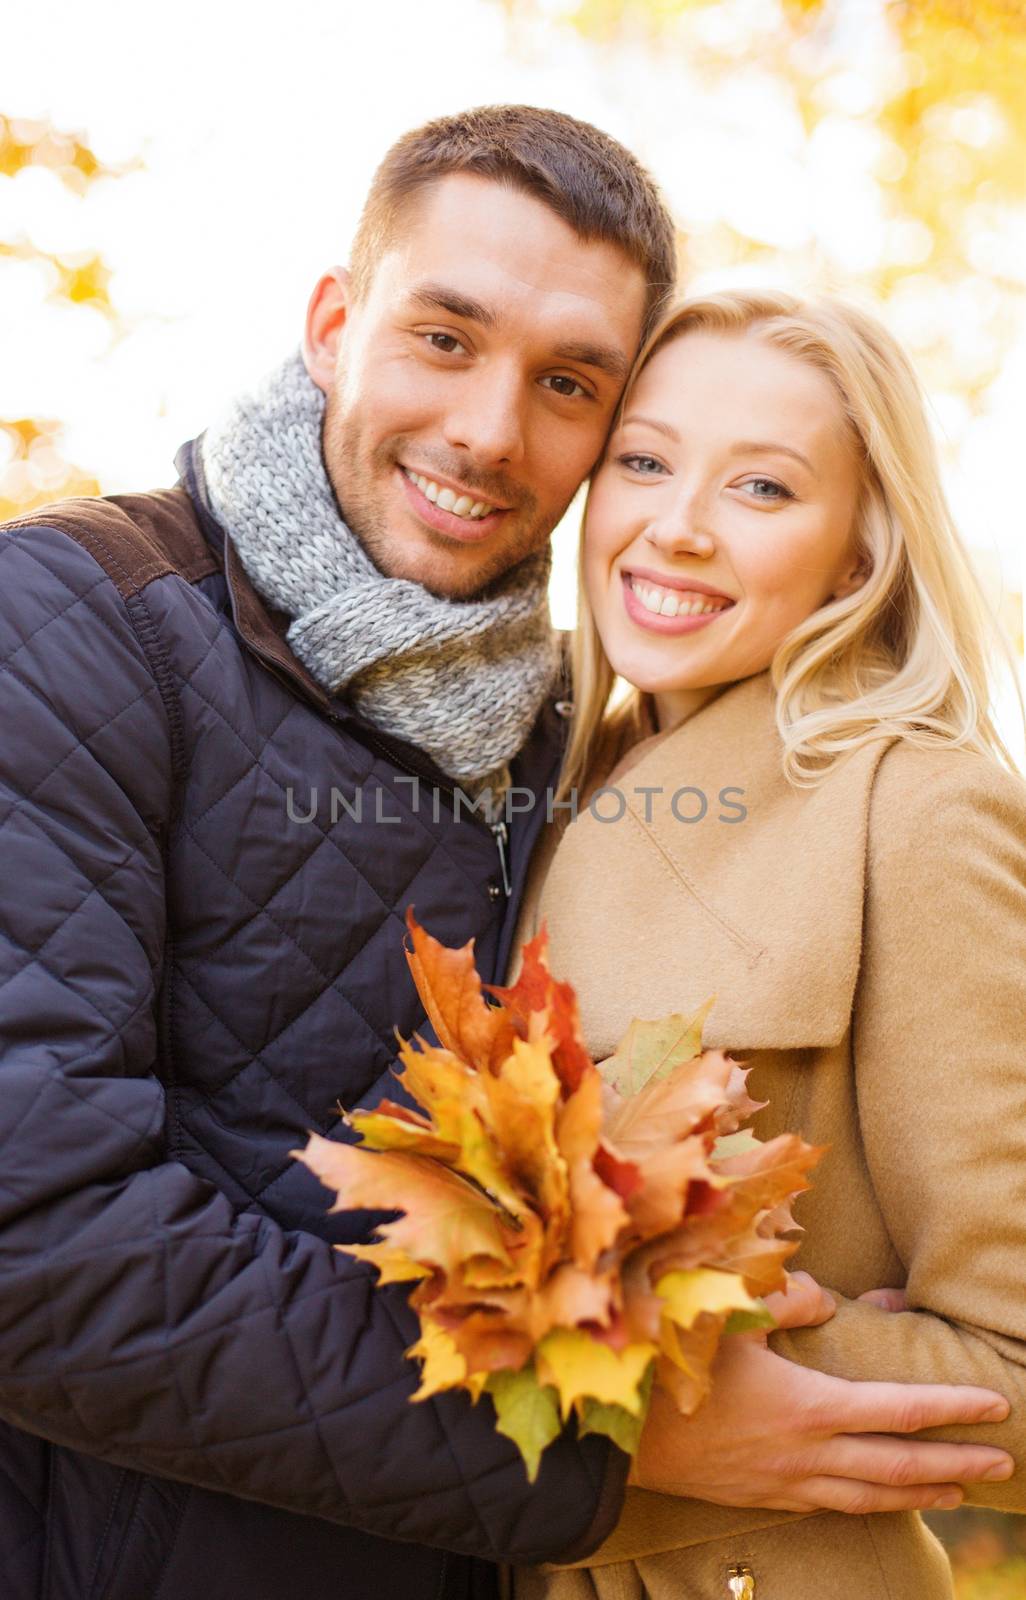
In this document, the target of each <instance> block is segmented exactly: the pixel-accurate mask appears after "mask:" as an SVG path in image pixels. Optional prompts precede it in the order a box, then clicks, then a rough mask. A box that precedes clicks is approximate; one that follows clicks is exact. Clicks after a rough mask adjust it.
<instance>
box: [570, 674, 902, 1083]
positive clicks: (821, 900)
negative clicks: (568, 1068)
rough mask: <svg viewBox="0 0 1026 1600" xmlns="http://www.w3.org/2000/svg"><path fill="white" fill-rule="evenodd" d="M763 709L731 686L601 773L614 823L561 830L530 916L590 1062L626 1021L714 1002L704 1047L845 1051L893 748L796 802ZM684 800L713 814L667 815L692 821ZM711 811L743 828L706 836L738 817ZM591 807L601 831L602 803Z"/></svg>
mask: <svg viewBox="0 0 1026 1600" xmlns="http://www.w3.org/2000/svg"><path fill="white" fill-rule="evenodd" d="M774 706H775V693H774V690H773V687H772V684H771V682H770V675H769V672H768V671H767V672H763V673H759V674H757V675H756V676H754V677H752V678H745V679H742V680H741V681H740V682H738V683H736V684H732V685H731V686H730V687H729V688H728V689H726V690H724V691H723V692H722V693H721V694H720V695H718V696H717V697H716V698H715V699H714V700H712V701H710V702H708V703H707V704H706V705H705V706H703V707H702V709H701V710H700V711H698V712H696V713H695V714H694V715H693V716H692V717H690V718H689V719H688V720H687V721H686V722H684V723H683V724H681V725H680V726H679V727H678V728H676V729H673V730H671V731H670V732H669V733H667V734H663V735H659V736H657V737H656V738H655V739H653V740H648V741H646V743H645V745H644V746H643V747H639V749H638V750H637V751H636V752H635V755H636V757H637V759H636V761H635V763H634V764H633V765H626V764H624V765H625V766H626V770H623V767H622V768H621V769H617V772H614V773H613V775H612V777H611V779H610V780H609V782H610V785H611V786H613V787H616V788H617V789H618V790H619V791H620V793H621V794H622V795H623V796H624V797H625V799H626V813H625V815H624V817H623V818H622V819H621V820H620V821H618V822H616V823H615V824H614V823H612V822H607V823H601V822H598V821H596V819H595V817H594V816H593V815H592V814H590V813H589V812H585V813H583V814H582V816H581V817H580V819H579V820H578V821H577V822H576V823H575V824H574V825H573V826H571V827H570V828H569V829H567V831H566V833H565V835H564V837H563V839H562V841H561V843H560V845H559V848H558V850H557V852H556V855H555V858H554V860H553V863H552V868H551V871H550V873H549V876H548V878H547V879H546V882H545V885H544V889H543V891H542V896H541V903H540V905H539V914H540V916H541V917H544V918H545V919H546V921H547V922H548V924H549V927H550V936H551V937H552V940H553V943H552V949H551V959H552V963H553V968H554V970H555V971H557V972H559V971H560V970H561V963H562V966H563V971H564V975H566V976H572V977H573V979H574V981H575V983H576V984H577V985H578V989H579V994H580V989H581V980H582V978H583V986H584V988H585V989H586V991H587V995H586V996H585V997H582V1015H583V1017H584V1024H585V1033H586V1036H587V1037H588V1040H589V1044H590V1045H591V1046H592V1048H593V1049H595V1048H600V1049H601V1050H602V1052H603V1053H605V1052H606V1051H607V1050H609V1049H612V1048H613V1047H615V1045H616V1043H617V1042H618V1040H619V1038H620V1037H621V1036H622V1034H623V1032H624V1031H625V1029H626V1026H627V1023H628V1022H629V1021H630V1019H631V1017H633V1016H646V1017H658V1016H660V1015H663V1014H666V1013H668V1012H674V1011H687V1010H689V1009H693V1008H697V1007H698V1006H699V1005H700V1004H701V1003H702V1001H704V1000H705V999H706V998H708V997H709V996H710V995H712V994H713V993H715V995H716V1001H715V1004H714V1006H713V1009H712V1011H711V1012H710V1015H709V1018H708V1020H707V1022H706V1025H705V1030H704V1039H705V1042H706V1043H707V1044H708V1045H710V1046H718V1047H721V1048H735V1049H745V1048H752V1049H755V1048H769V1049H783V1048H802V1047H805V1046H814V1045H829V1044H835V1043H837V1042H838V1041H839V1040H840V1039H841V1038H842V1036H843V1034H844V1032H845V1030H846V1028H847V1026H848V1022H849V1018H850V1015H851V1008H852V1001H853V997H854V989H855V983H856V979H857V976H858V969H859V958H860V952H861V942H862V911H863V895H864V886H865V858H866V839H867V822H868V811H869V799H870V794H871V790H872V783H873V776H874V773H875V771H876V767H877V764H878V763H879V760H880V757H881V756H882V754H883V752H884V750H885V749H886V748H887V746H888V744H889V743H892V742H893V740H888V739H879V740H874V741H873V742H872V743H871V744H869V745H866V746H864V747H863V748H862V749H860V750H858V751H856V752H855V753H854V754H853V755H852V756H850V757H848V758H847V759H846V760H845V761H844V762H843V763H842V764H841V765H839V766H838V767H836V768H835V769H834V770H833V771H832V772H831V773H830V774H829V776H828V777H827V778H826V779H825V780H824V781H823V782H822V784H821V785H820V786H819V787H817V788H812V789H795V788H793V787H792V786H791V785H790V784H789V783H788V781H787V779H786V778H785V777H784V774H783V770H782V765H781V757H782V749H783V747H782V743H781V740H780V735H779V733H778V730H777V726H776V720H775V714H774ZM628 760H629V758H628ZM641 789H648V790H650V791H658V792H653V793H650V794H648V795H645V794H642V793H639V792H638V791H639V790H641ZM682 790H683V791H685V792H683V793H680V791H682ZM738 790H740V791H742V793H741V794H740V795H739V794H738V793H737V791H738ZM690 791H699V792H700V793H701V794H702V795H704V797H705V800H706V802H707V805H708V810H707V811H706V813H705V815H704V817H703V818H702V820H701V821H696V822H692V823H688V822H686V821H681V820H679V818H678V817H677V816H676V815H675V814H674V810H673V808H672V800H673V797H674V796H675V795H677V796H678V798H677V809H678V811H679V812H680V813H681V814H682V815H684V816H687V815H693V814H695V813H696V812H697V811H698V810H699V809H700V801H699V798H698V795H696V794H694V793H692V792H690ZM721 795H724V796H725V799H726V801H728V802H729V801H740V803H741V804H743V805H744V807H745V808H746V814H745V816H744V818H743V820H738V821H729V820H728V821H721V820H718V819H719V818H720V817H730V816H737V815H738V812H737V811H736V810H734V809H733V808H732V806H731V804H729V803H722V802H721V799H720V796H721ZM601 804H602V808H603V809H605V810H607V811H608V812H609V813H610V815H612V813H613V811H614V810H615V805H614V802H613V801H612V800H607V801H605V802H604V803H601ZM585 905H587V908H588V910H587V916H585V915H584V914H583V911H584V906H585ZM571 926H572V927H573V928H574V938H573V940H572V942H571V941H570V939H569V930H570V928H571ZM582 936H583V944H582ZM603 947H604V949H605V952H607V953H605V954H603V953H602V952H603ZM564 950H565V957H564V954H563V952H564Z"/></svg>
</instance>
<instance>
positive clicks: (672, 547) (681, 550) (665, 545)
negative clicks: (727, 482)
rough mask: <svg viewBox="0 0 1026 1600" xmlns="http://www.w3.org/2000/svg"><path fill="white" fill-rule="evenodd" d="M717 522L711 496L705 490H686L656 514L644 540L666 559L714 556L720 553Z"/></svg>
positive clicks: (681, 491) (682, 488)
mask: <svg viewBox="0 0 1026 1600" xmlns="http://www.w3.org/2000/svg"><path fill="white" fill-rule="evenodd" d="M714 520H715V519H714V514H713V508H712V506H711V505H710V502H709V496H708V495H706V494H705V493H703V491H702V490H701V488H689V487H685V486H682V487H681V489H680V491H679V493H677V494H676V495H674V496H673V498H672V499H670V500H668V501H667V502H665V503H664V504H663V505H661V506H660V507H659V508H658V510H657V511H656V512H655V514H654V515H653V517H652V520H651V521H650V522H649V524H648V526H647V527H646V529H645V534H644V537H645V539H646V540H647V542H648V543H649V544H651V545H652V546H653V548H654V549H657V550H659V551H660V552H661V554H663V555H665V556H674V555H696V556H702V557H705V556H711V555H713V554H714V553H715V550H716V533H715V528H714Z"/></svg>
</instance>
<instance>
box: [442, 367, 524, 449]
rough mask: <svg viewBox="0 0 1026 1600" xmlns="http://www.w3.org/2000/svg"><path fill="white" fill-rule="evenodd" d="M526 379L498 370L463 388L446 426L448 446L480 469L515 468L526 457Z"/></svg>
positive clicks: (478, 376) (507, 370)
mask: <svg viewBox="0 0 1026 1600" xmlns="http://www.w3.org/2000/svg"><path fill="white" fill-rule="evenodd" d="M524 404H525V397H524V392H523V379H522V377H520V375H518V374H517V373H516V372H513V371H511V370H509V369H504V368H502V367H499V366H496V367H494V368H493V369H491V370H490V371H487V370H485V371H481V372H480V373H475V374H474V378H473V381H470V382H467V383H465V384H463V385H461V386H460V394H459V401H458V404H456V405H454V407H453V408H452V410H450V412H449V415H448V417H447V419H446V424H445V438H446V442H447V443H448V444H450V445H451V446H452V448H453V449H454V450H465V451H466V452H467V453H468V455H469V456H470V457H471V459H472V460H473V462H474V464H475V465H476V466H479V467H493V468H494V467H501V466H516V465H517V464H518V463H519V462H520V461H522V460H523V457H524V434H525V423H524Z"/></svg>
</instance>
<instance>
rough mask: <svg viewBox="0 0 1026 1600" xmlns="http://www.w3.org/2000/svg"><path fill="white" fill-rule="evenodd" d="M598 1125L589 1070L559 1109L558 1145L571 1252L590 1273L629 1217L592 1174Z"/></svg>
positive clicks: (598, 1096) (598, 1103) (597, 1096)
mask: <svg viewBox="0 0 1026 1600" xmlns="http://www.w3.org/2000/svg"><path fill="white" fill-rule="evenodd" d="M601 1126H602V1080H601V1079H600V1078H599V1076H598V1073H597V1072H596V1071H595V1070H594V1069H592V1071H591V1072H590V1073H588V1075H587V1076H586V1077H584V1078H583V1079H582V1080H581V1083H580V1084H579V1086H578V1088H577V1089H575V1090H574V1092H573V1094H571V1095H570V1097H569V1099H568V1100H567V1101H566V1102H565V1104H564V1105H563V1107H562V1109H561V1112H560V1116H559V1122H558V1125H557V1129H556V1140H557V1142H558V1144H559V1148H560V1150H561V1151H562V1153H563V1158H564V1160H565V1161H566V1165H567V1171H568V1173H569V1175H570V1203H571V1221H570V1245H571V1250H570V1253H571V1255H572V1257H573V1260H574V1262H575V1263H576V1265H577V1266H579V1267H583V1268H585V1269H586V1270H587V1271H591V1270H592V1269H593V1268H594V1266H595V1263H596V1262H597V1260H598V1258H599V1256H600V1255H601V1254H602V1252H603V1250H607V1249H608V1248H609V1247H610V1246H611V1245H612V1244H613V1242H614V1240H615V1239H616V1237H617V1234H618V1233H619V1232H620V1230H621V1228H623V1227H625V1226H626V1225H627V1223H628V1222H629V1220H630V1219H629V1216H628V1213H627V1210H626V1208H625V1206H624V1203H623V1201H622V1200H621V1199H620V1196H619V1195H618V1194H617V1193H616V1192H615V1191H614V1190H613V1189H610V1188H607V1186H606V1185H605V1184H604V1183H603V1182H602V1179H601V1178H600V1177H599V1175H598V1173H597V1172H596V1171H595V1156H596V1153H597V1151H598V1144H599V1130H600V1128H601Z"/></svg>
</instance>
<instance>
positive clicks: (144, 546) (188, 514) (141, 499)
mask: <svg viewBox="0 0 1026 1600" xmlns="http://www.w3.org/2000/svg"><path fill="white" fill-rule="evenodd" d="M28 525H34V526H35V527H46V528H58V529H59V530H60V532H61V533H66V534H67V535H68V537H69V538H70V539H74V540H75V542H76V543H77V544H80V545H81V546H82V547H83V549H85V550H88V551H89V554H90V555H91V556H92V557H93V559H94V560H95V561H97V562H99V564H100V566H101V567H102V568H103V570H104V571H105V572H106V573H107V575H108V577H109V578H110V579H111V580H112V582H113V583H114V584H115V585H116V586H117V590H118V593H119V594H120V595H121V596H122V598H123V599H124V598H127V597H128V596H129V595H132V594H138V593H139V591H140V589H144V588H145V587H146V585H147V584H148V583H152V582H153V581H154V579H155V578H165V577H168V576H169V575H170V574H172V573H177V574H178V576H179V577H181V578H184V579H185V580H186V582H187V583H195V582H196V581H197V580H198V579H199V578H205V577H206V576H207V574H208V573H211V572H217V571H218V570H219V568H220V566H221V563H220V561H219V560H218V559H217V556H216V555H215V554H214V552H213V550H212V549H211V547H210V545H209V544H208V543H207V541H206V539H205V538H204V536H203V530H202V529H201V528H200V525H199V523H198V522H197V520H196V513H195V511H194V509H193V505H192V501H191V500H190V499H189V496H188V495H187V494H186V492H185V490H184V489H155V490H154V491H153V492H152V493H150V494H119V495H110V496H108V497H107V498H105V499H96V500H61V501H59V502H58V503H57V504H56V505H53V506H40V507H39V508H37V509H36V510H35V511H29V512H27V513H26V514H25V515H24V516H21V517H17V518H15V519H14V521H13V522H9V523H7V524H6V526H7V527H9V528H17V527H26V526H28Z"/></svg>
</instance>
